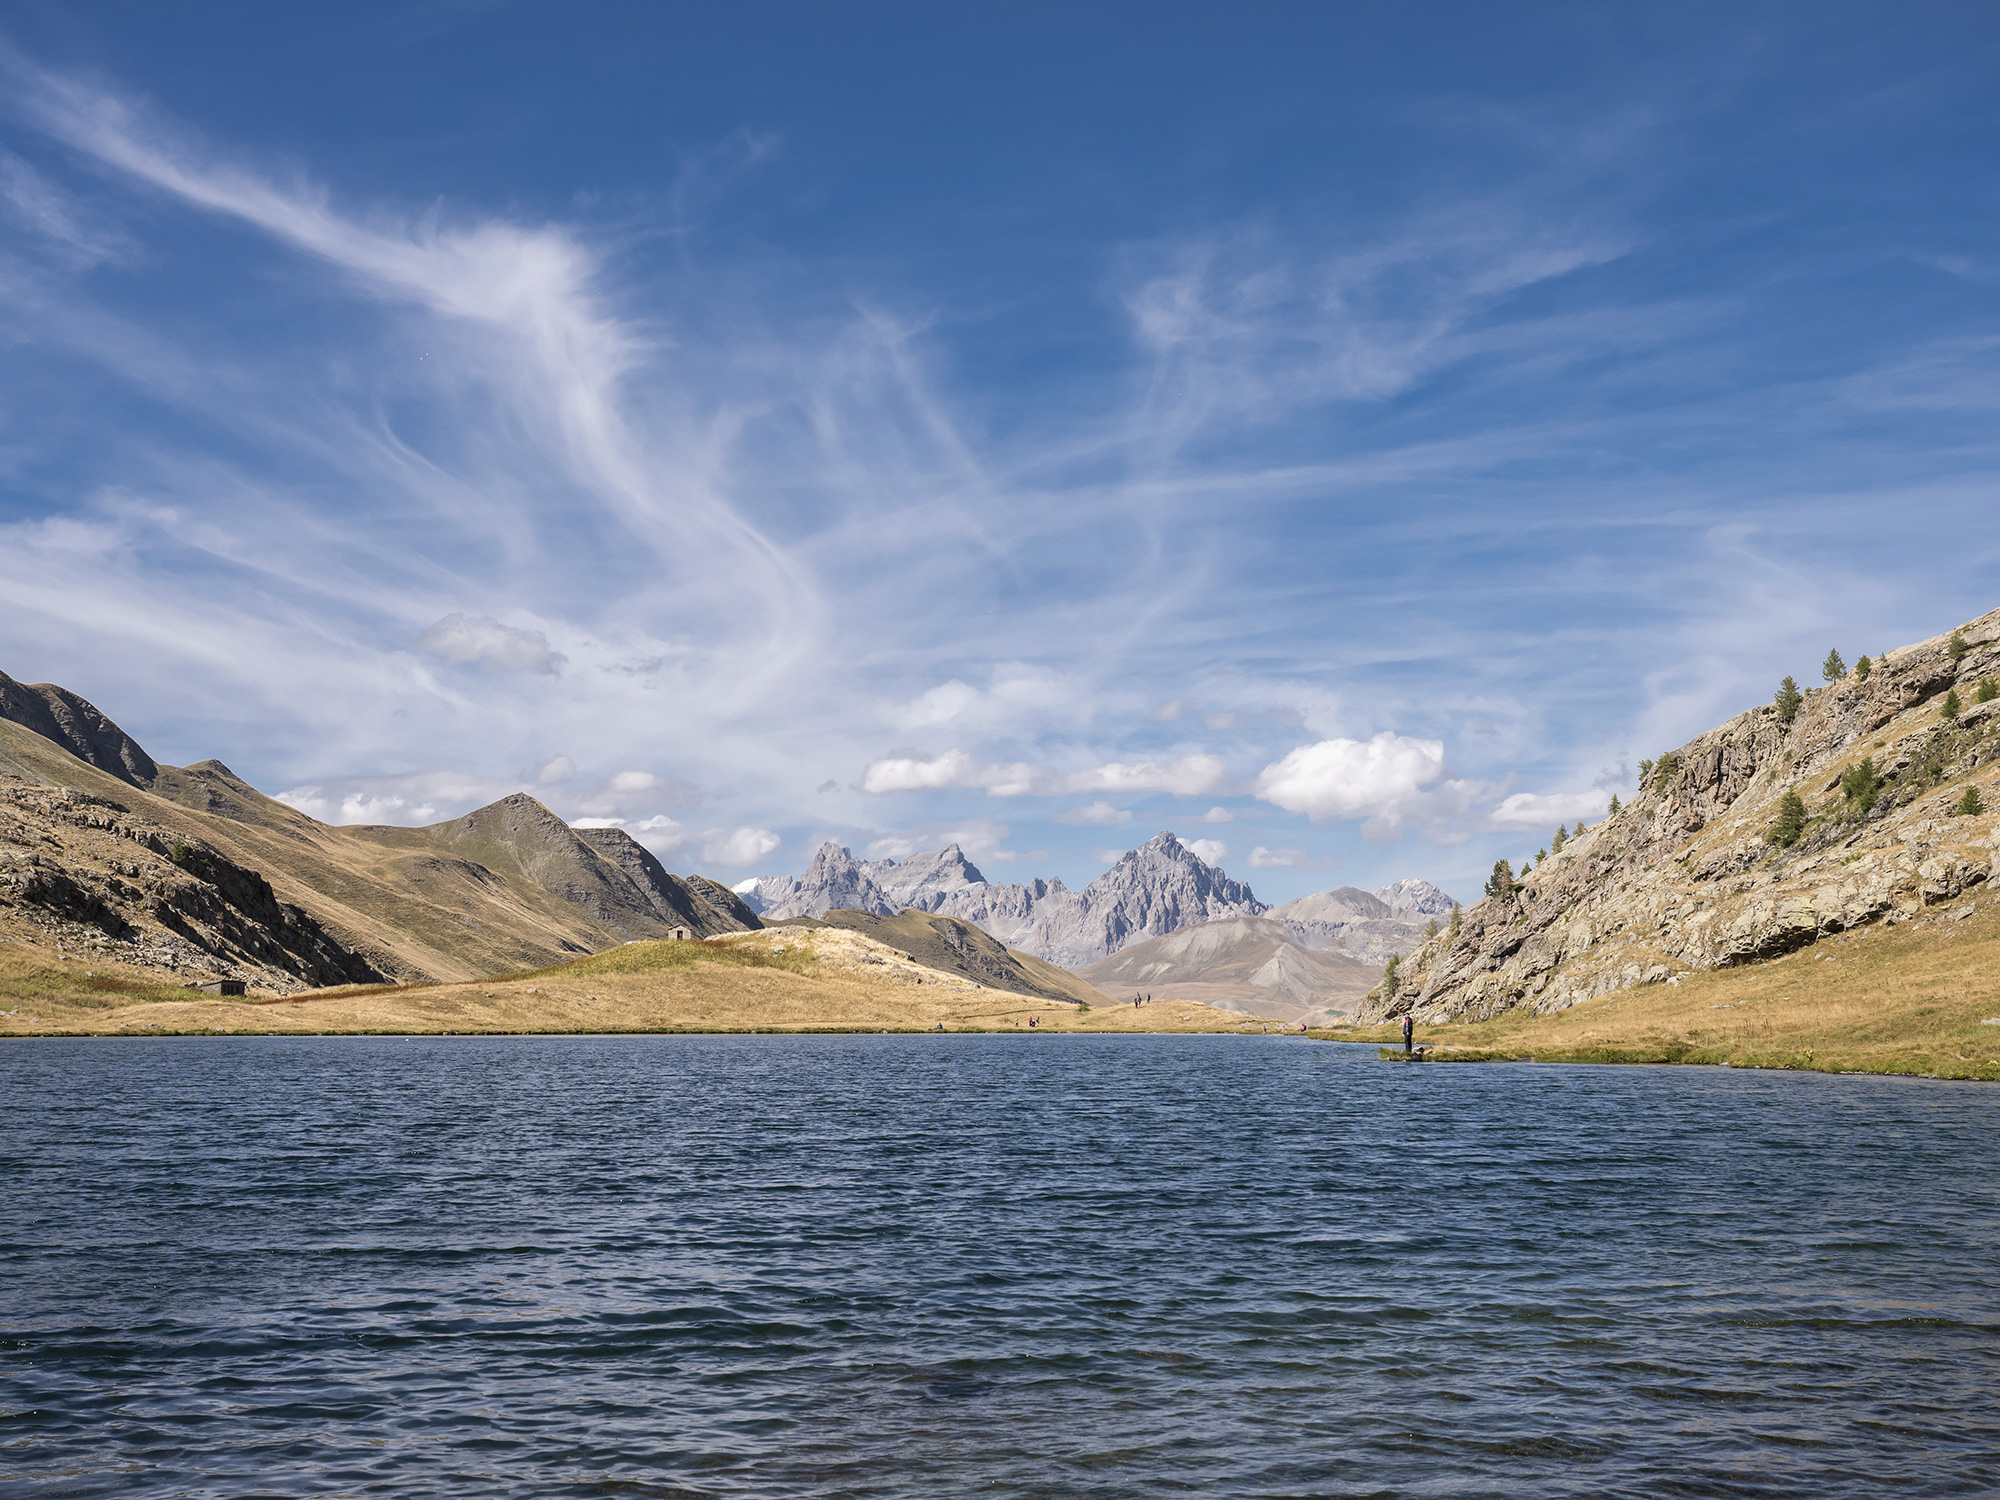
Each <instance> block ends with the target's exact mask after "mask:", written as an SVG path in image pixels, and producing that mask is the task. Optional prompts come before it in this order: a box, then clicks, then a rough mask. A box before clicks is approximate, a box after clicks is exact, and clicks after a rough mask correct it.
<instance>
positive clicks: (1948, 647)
mask: <svg viewBox="0 0 2000 1500" xmlns="http://www.w3.org/2000/svg"><path fill="white" fill-rule="evenodd" d="M1971 649H1972V648H1971V647H1970V646H1968V645H1966V644H1965V632H1964V631H1962V630H1954V631H1953V632H1952V633H1951V639H1950V640H1949V641H1947V642H1945V647H1944V654H1945V655H1946V656H1949V657H1950V658H1951V659H1952V660H1953V661H1957V660H1958V659H1959V658H1960V657H1962V656H1964V655H1965V653H1966V652H1968V651H1970V650H1971Z"/></svg>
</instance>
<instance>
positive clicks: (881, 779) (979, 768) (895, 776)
mask: <svg viewBox="0 0 2000 1500" xmlns="http://www.w3.org/2000/svg"><path fill="white" fill-rule="evenodd" d="M1228 784H1229V768H1228V767H1227V766H1225V765H1224V764H1223V763H1222V761H1221V760H1220V759H1219V758H1218V757H1216V756H1213V755H1184V756H1181V757H1180V758H1179V759H1178V760H1171V761H1157V760H1137V761H1111V762H1108V763H1107V764H1105V765H1101V766H1093V767H1091V768H1089V769H1088V770H1083V771H1071V772H1068V773H1066V774H1065V773H1058V772H1055V771H1051V770H1049V769H1047V768H1046V767H1043V766H1035V765H1030V764H1028V763H1027V762H1025V761H1012V762H1007V763H1003V764H986V763H983V762H981V761H979V760H978V759H976V758H975V757H973V756H971V755H969V754H967V753H966V752H965V751H963V750H946V751H944V752H943V753H942V754H939V755H923V754H920V753H918V752H916V751H897V752H895V753H892V754H890V755H885V756H883V757H882V758H881V759H880V760H877V761H874V762H872V763H870V765H869V766H868V768H867V770H865V771H864V772H862V775H861V787H862V790H863V791H868V792H916V791H935V790H942V789H945V788H966V787H976V788H983V789H984V790H985V791H986V792H987V793H988V794H989V795H991V796H995V797H1022V796H1038V797H1052V796H1061V795H1062V794H1063V793H1066V792H1118V793H1122V794H1127V795H1130V794H1134V793H1140V792H1171V793H1172V794H1173V795H1175V796H1177V797H1198V796H1200V795H1201V794H1202V793H1204V792H1215V791H1220V790H1221V789H1222V788H1224V787H1226V786H1227V785H1228Z"/></svg>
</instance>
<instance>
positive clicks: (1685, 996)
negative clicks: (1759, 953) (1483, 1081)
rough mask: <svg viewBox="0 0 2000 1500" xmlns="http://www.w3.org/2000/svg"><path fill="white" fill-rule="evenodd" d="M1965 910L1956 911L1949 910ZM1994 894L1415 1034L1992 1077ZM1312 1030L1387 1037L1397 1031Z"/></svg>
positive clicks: (1529, 1047)
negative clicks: (1559, 1004) (1557, 1003)
mask: <svg viewBox="0 0 2000 1500" xmlns="http://www.w3.org/2000/svg"><path fill="white" fill-rule="evenodd" d="M1968 910H1970V912H1971V914H1970V915H1968V916H1961V915H1959V914H1960V913H1963V912H1966V911H1968ZM1988 1020H1995V1021H2000V897H1995V896H1987V895H1981V896H1980V897H1979V898H1978V899H1977V900H1976V901H1973V900H1961V901H1956V902H1952V903H1950V904H1949V905H1947V906H1946V907H1943V908H1940V909H1937V910H1934V911H1933V912H1931V913H1928V914H1927V915H1926V916H1925V917H1923V918H1921V919H1919V920H1918V921H1914V922H1910V923H1907V924H1902V925H1898V926H1893V927H1871V928H1865V929H1863V930H1861V931H1859V932H1854V933H1849V934H1846V935H1844V936H1840V937H1831V938H1825V939H1822V940H1821V941H1820V942H1818V943H1816V944H1814V945H1813V946H1812V947H1810V948H1806V949H1803V950H1801V951H1800V952H1798V953H1794V954H1791V955H1790V956H1788V957H1786V958H1782V959H1777V960H1774V961H1773V962H1771V963H1766V964H1758V965H1754V966H1752V967H1748V968H1740V969H1721V970H1715V971H1711V972H1707V973H1690V974H1687V975H1684V976H1683V977H1682V979H1681V981H1680V982H1679V983H1678V984H1673V985H1665V984H1656V985H1647V986H1645V987H1643V988H1640V989H1633V990H1625V991H1622V992H1620V993H1618V994H1615V995H1608V996H1605V997H1603V998H1601V999H1597V1000H1591V1001H1587V1002H1585V1003H1584V1004H1582V1005H1577V1006H1573V1007H1571V1008H1570V1009H1568V1010H1564V1011H1559V1012H1557V1013H1555V1014H1554V1015H1548V1016H1539V1017H1537V1016H1533V1015H1530V1014H1528V1013H1527V1012H1526V1011H1519V1010H1517V1011H1511V1012H1508V1013H1507V1014H1505V1015H1502V1016H1499V1017H1496V1018H1495V1019H1493V1020H1490V1021H1479V1022H1474V1023H1471V1024H1458V1023H1454V1024H1451V1025H1443V1026H1419V1027H1418V1028H1417V1033H1416V1041H1417V1042H1418V1044H1420V1045H1424V1044H1428V1045H1430V1046H1433V1047H1435V1048H1437V1049H1438V1051H1437V1052H1436V1053H1435V1054H1434V1056H1436V1057H1437V1058H1439V1059H1440V1060H1464V1061H1481V1060H1486V1059H1492V1058H1511V1057H1532V1058H1534V1059H1535V1060H1536V1061H1537V1062H1688V1063H1730V1064H1733V1065H1735V1066H1737V1067H1761V1068H1809V1069H1816V1070H1819V1071H1823V1072H1836V1073H1845V1072H1867V1073H1913V1074H1921V1075H1924V1076H1927V1077H1937V1078H1979V1079H2000V1024H1996V1025H1990V1026H1989V1025H1985V1024H1982V1023H1984V1022H1986V1021H1988ZM1315 1035H1324V1036H1332V1037H1336V1038H1338V1039H1340V1040H1343V1041H1382V1042H1390V1041H1397V1042H1400V1023H1398V1025H1397V1027H1342V1028H1338V1029H1335V1030H1332V1031H1327V1032H1316V1033H1315Z"/></svg>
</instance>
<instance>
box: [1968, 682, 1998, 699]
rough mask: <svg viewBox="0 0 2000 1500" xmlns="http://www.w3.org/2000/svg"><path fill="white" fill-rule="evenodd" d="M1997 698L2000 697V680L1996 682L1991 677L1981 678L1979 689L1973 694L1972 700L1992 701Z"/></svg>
mask: <svg viewBox="0 0 2000 1500" xmlns="http://www.w3.org/2000/svg"><path fill="white" fill-rule="evenodd" d="M1995 698H2000V682H1995V681H1994V680H1993V679H1992V678H1991V677H1985V678H1981V679H1980V683H1979V691H1978V692H1976V693H1974V694H1973V695H1972V701H1973V702H1974V703H1991V702H1992V701H1993V700H1994V699H1995Z"/></svg>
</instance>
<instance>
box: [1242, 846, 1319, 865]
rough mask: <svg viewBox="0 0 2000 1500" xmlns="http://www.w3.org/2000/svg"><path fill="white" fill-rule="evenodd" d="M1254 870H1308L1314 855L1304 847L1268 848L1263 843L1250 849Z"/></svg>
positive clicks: (1251, 863)
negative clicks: (1308, 852)
mask: <svg viewBox="0 0 2000 1500" xmlns="http://www.w3.org/2000/svg"><path fill="white" fill-rule="evenodd" d="M1250 868H1251V869H1253V870H1284V869H1291V870H1308V869H1311V868H1312V856H1311V855H1309V854H1307V853H1306V851H1305V850H1303V849H1266V848H1265V847H1264V846H1263V845H1262V844H1259V845H1258V846H1257V847H1256V848H1254V849H1252V850H1251V851H1250Z"/></svg>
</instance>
